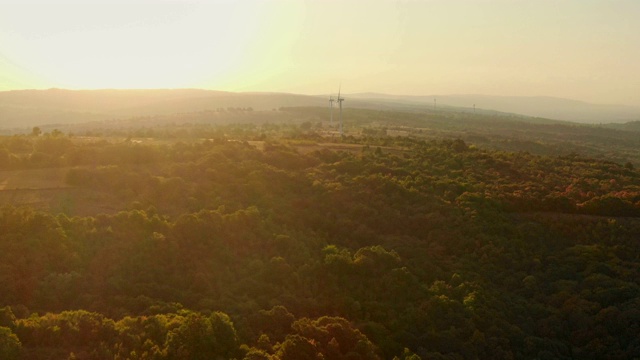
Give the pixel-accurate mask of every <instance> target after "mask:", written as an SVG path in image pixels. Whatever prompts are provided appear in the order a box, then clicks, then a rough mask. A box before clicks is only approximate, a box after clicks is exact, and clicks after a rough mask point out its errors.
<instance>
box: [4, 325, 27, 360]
mask: <svg viewBox="0 0 640 360" xmlns="http://www.w3.org/2000/svg"><path fill="white" fill-rule="evenodd" d="M21 351H22V344H20V340H19V339H18V337H17V336H16V334H14V333H13V332H11V329H9V328H7V327H4V326H0V359H3V360H14V359H19V358H20V354H21Z"/></svg>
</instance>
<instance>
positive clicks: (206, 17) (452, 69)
mask: <svg viewBox="0 0 640 360" xmlns="http://www.w3.org/2000/svg"><path fill="white" fill-rule="evenodd" d="M638 19H640V1H638V0H598V1H596V0H536V1H527V0H422V1H419V0H415V1H408V0H340V1H338V0H210V1H206V0H200V1H197V0H155V1H153V0H130V1H123V0H115V1H109V2H106V1H92V0H83V1H80V0H75V1H72V0H67V1H57V0H51V1H45V0H13V1H12V0H0V91H4V90H17V89H46V88H66V89H105V88H125V89H128V88H136V89H140V88H145V89H146V88H202V89H212V90H225V91H274V92H289V93H302V94H328V93H331V92H333V93H335V92H337V91H338V88H339V87H341V88H342V91H343V92H346V93H359V92H378V93H388V94H397V95H429V96H430V95H447V94H486V95H516V96H555V97H563V98H569V99H576V100H583V101H588V102H594V103H610V104H626V105H633V106H640V21H638Z"/></svg>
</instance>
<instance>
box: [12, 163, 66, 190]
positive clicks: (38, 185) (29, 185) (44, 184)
mask: <svg viewBox="0 0 640 360" xmlns="http://www.w3.org/2000/svg"><path fill="white" fill-rule="evenodd" d="M68 170H69V168H47V169H28V170H6V171H0V191H11V190H25V189H31V190H42V189H58V188H67V187H69V185H67V184H66V183H65V177H66V175H67V171H68Z"/></svg>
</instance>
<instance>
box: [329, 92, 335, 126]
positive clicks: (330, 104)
mask: <svg viewBox="0 0 640 360" xmlns="http://www.w3.org/2000/svg"><path fill="white" fill-rule="evenodd" d="M334 101H336V100H335V99H334V98H333V95H329V114H330V115H329V126H332V127H333V102H334Z"/></svg>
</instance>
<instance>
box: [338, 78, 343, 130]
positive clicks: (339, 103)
mask: <svg viewBox="0 0 640 360" xmlns="http://www.w3.org/2000/svg"><path fill="white" fill-rule="evenodd" d="M341 88H342V84H340V87H338V99H337V100H336V101H337V102H338V105H340V136H342V135H344V133H343V132H342V102H343V101H344V98H341V97H340V89H341Z"/></svg>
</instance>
